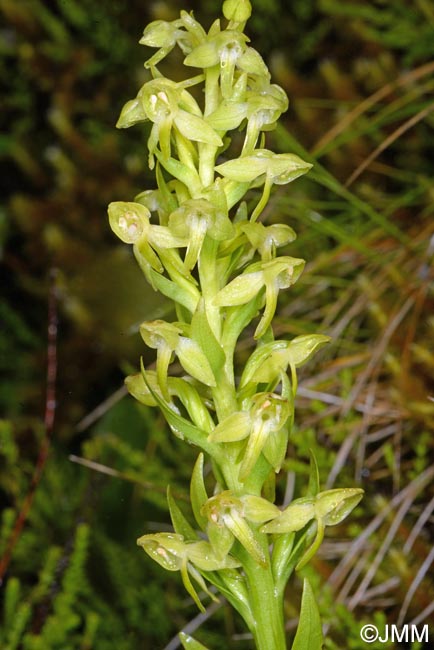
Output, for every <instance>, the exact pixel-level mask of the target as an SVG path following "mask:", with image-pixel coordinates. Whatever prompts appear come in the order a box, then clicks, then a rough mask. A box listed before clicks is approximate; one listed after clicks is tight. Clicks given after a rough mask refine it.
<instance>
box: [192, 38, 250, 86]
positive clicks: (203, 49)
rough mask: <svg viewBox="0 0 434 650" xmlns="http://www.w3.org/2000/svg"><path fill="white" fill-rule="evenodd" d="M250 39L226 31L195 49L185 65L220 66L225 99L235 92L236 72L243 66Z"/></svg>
mask: <svg viewBox="0 0 434 650" xmlns="http://www.w3.org/2000/svg"><path fill="white" fill-rule="evenodd" d="M248 40H249V39H248V38H247V36H246V35H245V34H242V33H241V32H238V31H235V30H230V29H226V30H225V31H223V32H218V33H217V34H215V35H213V36H208V37H207V39H206V41H205V42H204V43H201V44H200V45H198V46H197V47H195V48H194V49H193V50H192V52H190V54H188V55H187V56H186V57H185V59H184V64H185V65H188V66H193V67H195V68H204V69H205V70H206V69H207V68H212V67H214V66H220V86H221V92H222V95H223V97H224V98H225V99H228V98H230V97H231V95H232V92H233V83H234V72H235V68H236V67H240V66H242V65H243V55H244V53H245V51H246V43H247V41H248Z"/></svg>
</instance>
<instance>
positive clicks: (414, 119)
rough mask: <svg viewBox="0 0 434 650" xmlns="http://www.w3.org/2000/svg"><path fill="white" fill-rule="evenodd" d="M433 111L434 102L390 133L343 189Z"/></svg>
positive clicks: (361, 164) (354, 172) (350, 177)
mask: <svg viewBox="0 0 434 650" xmlns="http://www.w3.org/2000/svg"><path fill="white" fill-rule="evenodd" d="M433 111H434V102H433V103H432V104H430V105H429V106H425V108H423V109H422V110H421V111H419V112H418V113H416V115H413V117H411V118H410V119H409V120H407V121H406V122H404V124H401V126H400V127H398V128H397V129H395V131H394V132H393V133H391V134H390V135H389V137H388V138H386V139H385V140H383V142H382V143H381V144H380V145H378V147H377V148H376V149H374V151H373V152H372V153H371V154H369V156H368V157H367V158H365V160H364V161H363V162H362V163H360V165H359V166H358V167H357V169H355V170H354V171H353V173H352V174H351V175H350V176H349V177H348V178H347V180H346V181H345V187H347V188H348V187H349V186H350V185H351V184H352V183H354V181H355V180H356V179H357V178H358V177H359V176H360V174H362V173H363V172H364V171H365V169H366V168H367V167H369V165H370V164H371V162H372V161H373V160H375V159H376V158H378V156H379V155H380V154H381V153H382V152H383V151H384V150H385V149H387V147H389V146H390V145H391V144H393V143H394V142H395V140H398V138H400V137H401V135H403V134H404V133H405V132H406V131H408V130H409V129H411V128H412V127H413V126H415V124H417V123H418V122H420V121H421V120H423V119H424V118H425V117H427V116H428V115H429V114H430V113H432V112H433Z"/></svg>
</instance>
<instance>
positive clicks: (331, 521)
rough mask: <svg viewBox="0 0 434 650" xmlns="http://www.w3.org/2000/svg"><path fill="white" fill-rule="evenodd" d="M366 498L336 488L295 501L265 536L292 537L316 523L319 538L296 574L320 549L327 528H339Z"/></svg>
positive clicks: (264, 528)
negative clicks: (310, 524)
mask: <svg viewBox="0 0 434 650" xmlns="http://www.w3.org/2000/svg"><path fill="white" fill-rule="evenodd" d="M362 497H363V490H362V489H360V488H336V489H333V490H326V491H325V492H319V493H318V494H317V495H316V496H315V497H303V498H301V499H296V500H295V501H293V502H292V503H291V504H290V505H289V506H288V507H287V508H285V510H283V512H281V514H280V515H279V516H277V517H275V518H274V519H273V520H272V521H270V522H269V523H268V524H265V526H262V528H261V532H263V533H274V534H276V533H277V534H281V533H292V532H296V531H298V530H301V529H302V528H304V527H305V526H306V525H307V524H308V523H310V522H311V521H314V522H315V525H316V535H315V539H314V541H313V543H312V545H311V546H310V547H309V548H308V549H307V550H306V551H305V553H304V555H303V557H302V558H301V560H300V561H299V562H298V564H297V567H296V568H297V570H299V569H301V568H302V567H304V566H305V565H306V564H307V563H308V562H309V560H311V558H312V557H313V556H314V555H315V553H316V552H317V550H318V548H319V547H320V545H321V543H322V541H323V539H324V532H325V527H326V526H336V525H337V524H340V523H341V521H343V520H344V519H345V517H347V516H348V515H349V514H350V512H352V510H354V508H355V507H356V506H357V504H358V503H359V502H360V500H361V499H362Z"/></svg>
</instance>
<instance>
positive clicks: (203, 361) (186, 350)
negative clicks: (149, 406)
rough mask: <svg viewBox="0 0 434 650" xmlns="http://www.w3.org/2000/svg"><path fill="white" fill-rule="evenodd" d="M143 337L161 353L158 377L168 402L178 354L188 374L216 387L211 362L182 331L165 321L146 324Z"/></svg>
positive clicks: (142, 333) (158, 355)
mask: <svg viewBox="0 0 434 650" xmlns="http://www.w3.org/2000/svg"><path fill="white" fill-rule="evenodd" d="M140 333H141V335H142V338H143V340H144V341H145V343H146V345H148V346H149V347H151V348H155V349H156V350H157V377H158V382H159V385H160V388H161V392H162V394H163V396H164V398H165V399H166V400H167V401H169V391H168V388H167V369H168V366H169V363H170V361H171V357H172V354H173V353H175V354H176V356H177V357H178V359H179V362H180V364H181V366H182V367H183V368H184V370H185V371H186V372H187V373H188V374H189V375H191V377H193V378H194V379H197V380H198V381H200V382H202V383H203V384H205V385H206V386H215V385H216V380H215V377H214V373H213V371H212V369H211V366H210V364H209V361H208V359H207V357H206V356H205V354H204V353H203V351H202V349H201V347H200V346H199V344H198V343H197V342H196V341H195V340H193V339H191V338H188V337H186V336H181V334H182V329H180V328H179V327H177V326H176V325H175V324H173V323H167V322H166V321H163V320H154V321H145V322H144V323H142V324H141V326H140Z"/></svg>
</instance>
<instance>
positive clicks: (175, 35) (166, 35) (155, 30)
mask: <svg viewBox="0 0 434 650" xmlns="http://www.w3.org/2000/svg"><path fill="white" fill-rule="evenodd" d="M183 26H184V25H183V21H182V20H181V19H178V20H173V21H171V22H168V21H166V20H154V22H152V23H150V24H149V25H147V27H146V28H145V30H144V32H143V36H142V38H141V39H140V41H139V43H140V44H141V45H147V46H148V47H158V48H159V50H158V52H156V53H155V54H154V55H153V56H152V57H151V58H150V59H148V60H147V61H146V63H145V68H152V67H153V66H155V65H157V64H158V63H160V61H161V60H162V59H164V58H165V57H166V56H167V55H168V54H169V53H170V52H171V51H172V50H173V48H174V47H175V45H176V44H178V45H179V46H180V48H181V49H182V51H183V52H184V53H185V54H188V52H190V51H191V49H192V47H193V44H192V42H191V35H190V34H189V33H188V32H186V31H185V30H184V29H181V28H182V27H183Z"/></svg>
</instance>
